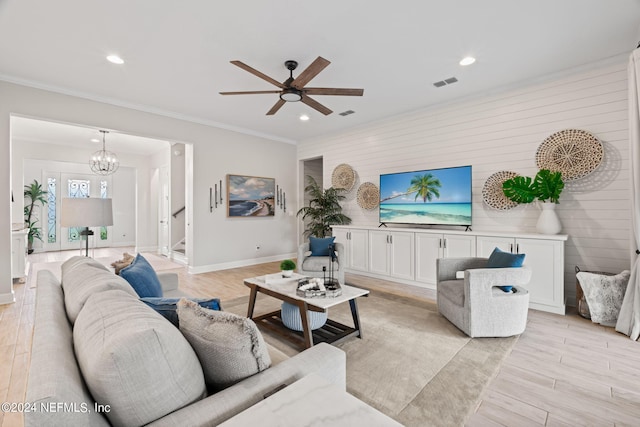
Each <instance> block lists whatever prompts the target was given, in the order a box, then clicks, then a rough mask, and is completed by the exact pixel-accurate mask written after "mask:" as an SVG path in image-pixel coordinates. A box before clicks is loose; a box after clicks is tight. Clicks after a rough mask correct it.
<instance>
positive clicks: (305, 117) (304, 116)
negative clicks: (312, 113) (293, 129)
mask: <svg viewBox="0 0 640 427" xmlns="http://www.w3.org/2000/svg"><path fill="white" fill-rule="evenodd" d="M300 120H302V121H303V122H306V121H307V120H309V116H307V115H306V114H303V115H301V116H300Z"/></svg>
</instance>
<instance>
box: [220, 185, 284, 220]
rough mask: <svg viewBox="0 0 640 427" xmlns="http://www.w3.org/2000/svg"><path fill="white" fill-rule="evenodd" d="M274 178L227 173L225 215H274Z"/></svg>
mask: <svg viewBox="0 0 640 427" xmlns="http://www.w3.org/2000/svg"><path fill="white" fill-rule="evenodd" d="M275 194H276V180H275V179H274V178H263V177H259V176H246V175H227V202H228V203H227V206H228V209H227V216H228V217H256V216H275V211H276V210H275Z"/></svg>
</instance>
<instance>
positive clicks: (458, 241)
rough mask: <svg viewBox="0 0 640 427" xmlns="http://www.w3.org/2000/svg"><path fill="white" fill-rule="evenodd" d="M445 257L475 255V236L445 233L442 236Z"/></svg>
mask: <svg viewBox="0 0 640 427" xmlns="http://www.w3.org/2000/svg"><path fill="white" fill-rule="evenodd" d="M443 238H444V244H443V245H442V246H443V256H444V257H445V258H468V257H472V256H476V236H464V235H459V234H445V235H444V236H443Z"/></svg>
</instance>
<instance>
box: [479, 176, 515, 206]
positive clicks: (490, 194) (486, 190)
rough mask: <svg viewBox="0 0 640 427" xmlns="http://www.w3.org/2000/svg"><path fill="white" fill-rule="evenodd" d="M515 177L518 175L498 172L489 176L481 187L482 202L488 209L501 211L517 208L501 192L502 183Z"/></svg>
mask: <svg viewBox="0 0 640 427" xmlns="http://www.w3.org/2000/svg"><path fill="white" fill-rule="evenodd" d="M515 176H518V174H517V173H515V172H511V171H500V172H496V173H494V174H493V175H491V176H490V177H489V178H487V180H486V181H485V183H484V186H483V187H482V200H484V202H485V203H486V204H487V205H489V206H490V207H492V208H494V209H499V210H502V211H506V210H509V209H513V208H515V207H516V206H518V204H517V203H516V202H514V201H513V200H509V199H508V198H507V196H505V195H504V192H503V191H502V183H503V182H505V181H506V180H508V179H511V178H513V177H515Z"/></svg>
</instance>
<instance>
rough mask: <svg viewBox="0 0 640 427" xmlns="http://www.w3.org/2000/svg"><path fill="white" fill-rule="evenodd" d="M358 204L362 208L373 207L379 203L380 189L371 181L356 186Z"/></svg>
mask: <svg viewBox="0 0 640 427" xmlns="http://www.w3.org/2000/svg"><path fill="white" fill-rule="evenodd" d="M357 198H358V206H360V207H361V208H362V209H374V208H375V207H376V206H378V204H380V190H379V189H378V186H377V185H375V184H374V183H372V182H365V183H363V184H361V185H360V187H358V197H357Z"/></svg>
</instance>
